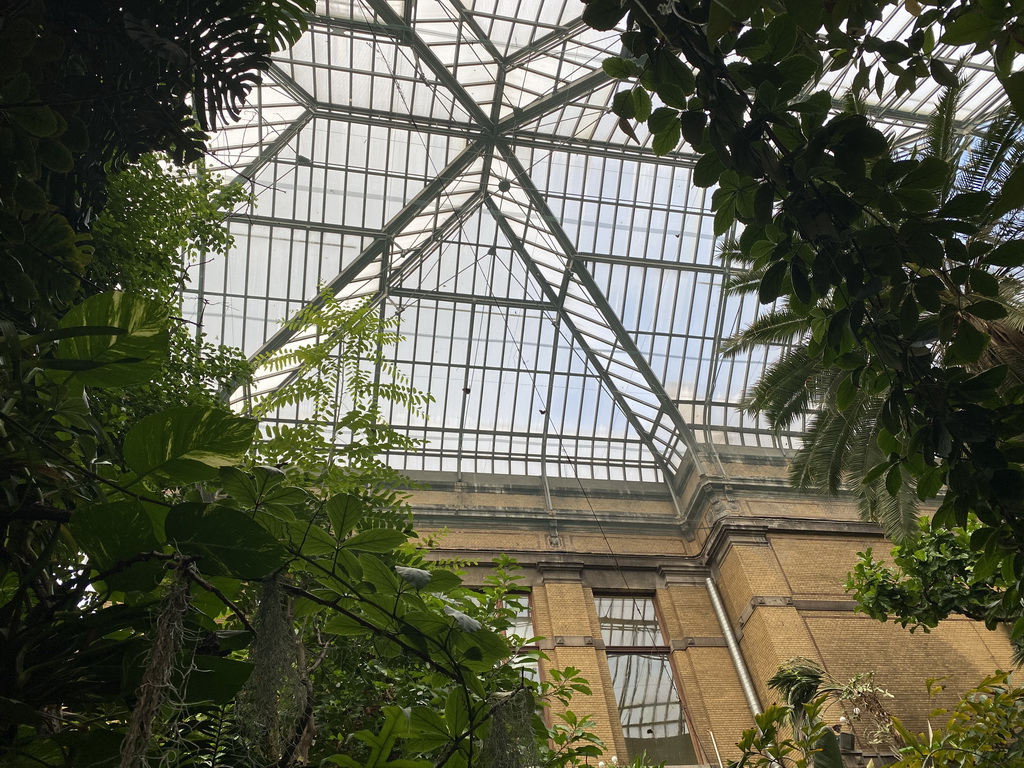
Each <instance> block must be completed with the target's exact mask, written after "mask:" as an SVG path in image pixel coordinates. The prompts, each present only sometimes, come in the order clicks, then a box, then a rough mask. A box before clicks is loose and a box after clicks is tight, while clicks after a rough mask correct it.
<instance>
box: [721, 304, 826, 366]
mask: <svg viewBox="0 0 1024 768" xmlns="http://www.w3.org/2000/svg"><path fill="white" fill-rule="evenodd" d="M807 329H808V323H807V318H806V317H801V316H800V315H798V314H797V313H796V312H794V311H793V310H791V309H789V308H788V307H779V308H776V309H769V310H768V311H767V312H765V313H764V314H762V315H761V316H760V317H758V318H757V319H756V320H754V321H753V322H752V323H751V324H750V325H748V326H747V327H746V328H745V329H744V330H743V331H741V332H740V333H738V334H737V335H735V336H733V337H732V338H729V339H726V340H725V341H724V342H723V343H722V354H723V355H725V356H726V357H730V356H732V355H735V354H737V353H738V352H743V351H746V350H750V349H753V348H755V347H763V346H768V345H771V344H792V343H793V342H796V341H799V340H800V339H802V338H803V337H804V336H806V335H807Z"/></svg>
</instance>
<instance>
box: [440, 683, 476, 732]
mask: <svg viewBox="0 0 1024 768" xmlns="http://www.w3.org/2000/svg"><path fill="white" fill-rule="evenodd" d="M469 713H470V710H469V707H468V705H467V704H466V693H465V691H463V690H461V689H460V688H453V689H452V690H451V691H450V692H449V693H448V700H447V701H446V702H445V705H444V719H445V724H446V725H447V726H448V733H450V734H451V735H452V736H459V735H461V734H463V733H465V732H466V731H468V730H469V724H470V720H469V717H470V714H469Z"/></svg>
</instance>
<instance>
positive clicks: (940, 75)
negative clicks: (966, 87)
mask: <svg viewBox="0 0 1024 768" xmlns="http://www.w3.org/2000/svg"><path fill="white" fill-rule="evenodd" d="M928 71H929V72H931V75H932V79H933V80H934V81H935V82H936V83H938V84H939V85H941V86H942V87H943V88H959V87H960V79H959V78H958V77H957V76H956V75H954V74H953V72H952V70H950V68H949V67H947V66H946V65H945V63H944V62H943V61H942V60H940V59H932V60H931V61H929V62H928Z"/></svg>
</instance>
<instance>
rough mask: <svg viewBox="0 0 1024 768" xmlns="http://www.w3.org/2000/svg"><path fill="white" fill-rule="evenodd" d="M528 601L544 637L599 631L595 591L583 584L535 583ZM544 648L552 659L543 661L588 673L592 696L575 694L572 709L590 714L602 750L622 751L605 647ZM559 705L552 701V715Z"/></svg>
mask: <svg viewBox="0 0 1024 768" xmlns="http://www.w3.org/2000/svg"><path fill="white" fill-rule="evenodd" d="M531 607H532V609H533V621H534V628H535V629H536V631H537V633H538V634H539V635H541V636H543V637H546V638H548V639H553V638H555V637H556V636H559V635H564V636H570V637H581V636H587V635H589V636H591V637H593V638H595V639H599V638H600V637H601V626H600V622H599V621H598V618H597V610H596V608H595V607H594V595H593V593H592V592H591V591H590V590H589V589H587V588H585V587H584V586H583V585H582V584H578V583H572V582H570V583H558V582H555V583H549V584H545V585H543V586H540V587H537V588H535V589H534V590H533V596H532V598H531ZM546 653H547V655H548V658H549V659H550V661H549V662H548V665H547V666H550V667H554V668H556V669H564V668H565V667H575V668H576V669H578V670H580V674H581V675H582V676H583V677H585V678H586V679H587V681H588V683H589V685H590V689H591V692H592V694H591V696H581V695H577V696H576V697H575V698H574V699H573V701H572V704H571V709H572V710H573V712H575V713H576V714H577V715H578V716H580V717H583V716H585V715H590V716H591V717H593V718H594V728H593V732H594V733H595V734H596V735H597V736H598V737H599V738H600V739H601V740H602V741H603V742H604V743H605V755H606V756H608V757H610V756H611V755H620V756H625V754H626V744H625V741H624V739H623V736H622V729H621V728H620V727H619V715H618V710H617V709H616V706H615V691H614V688H613V686H612V680H611V673H610V672H609V671H608V661H607V659H606V657H605V653H604V651H601V650H598V649H597V648H595V647H566V646H556V647H555V648H553V649H551V650H549V651H546ZM563 710H564V708H562V707H561V706H560V705H559V704H558V702H552V703H551V714H552V715H554V714H555V713H557V712H559V711H563Z"/></svg>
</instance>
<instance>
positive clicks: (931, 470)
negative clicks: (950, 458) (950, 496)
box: [917, 467, 946, 501]
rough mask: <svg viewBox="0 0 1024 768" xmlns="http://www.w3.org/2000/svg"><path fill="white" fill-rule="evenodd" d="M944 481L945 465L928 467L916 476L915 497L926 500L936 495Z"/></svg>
mask: <svg viewBox="0 0 1024 768" xmlns="http://www.w3.org/2000/svg"><path fill="white" fill-rule="evenodd" d="M945 482H946V468H945V467H928V469H926V470H925V471H924V474H922V475H921V476H920V477H919V478H917V498H919V499H920V500H921V501H927V500H928V499H932V498H934V497H936V496H938V494H939V491H941V490H942V486H943V485H944V484H945Z"/></svg>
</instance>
